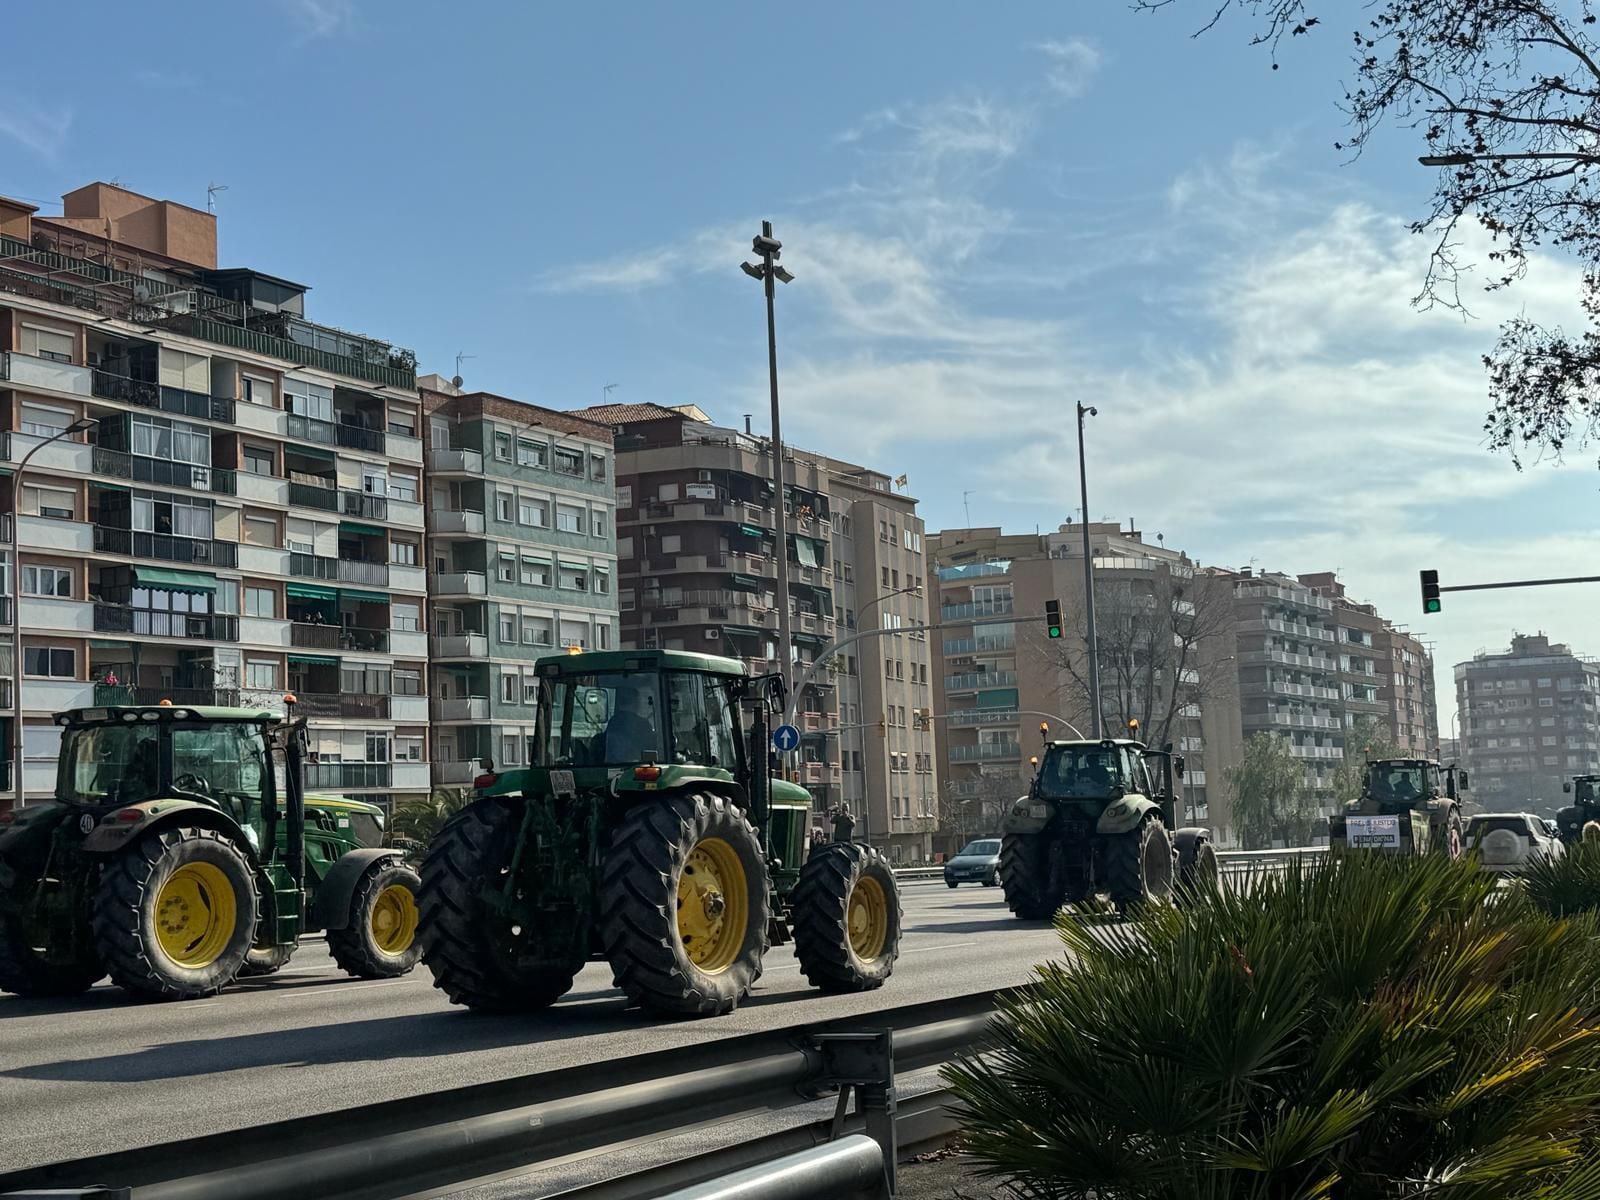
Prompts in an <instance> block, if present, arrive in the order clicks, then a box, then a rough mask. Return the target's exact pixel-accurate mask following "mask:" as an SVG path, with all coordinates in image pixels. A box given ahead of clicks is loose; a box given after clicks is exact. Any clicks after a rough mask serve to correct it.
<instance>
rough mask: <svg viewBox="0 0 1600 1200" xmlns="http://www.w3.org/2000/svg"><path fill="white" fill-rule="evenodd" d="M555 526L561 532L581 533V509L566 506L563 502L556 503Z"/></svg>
mask: <svg viewBox="0 0 1600 1200" xmlns="http://www.w3.org/2000/svg"><path fill="white" fill-rule="evenodd" d="M556 528H557V529H558V530H560V531H561V532H562V533H582V532H583V510H582V509H581V508H568V507H567V506H566V505H565V504H558V505H556Z"/></svg>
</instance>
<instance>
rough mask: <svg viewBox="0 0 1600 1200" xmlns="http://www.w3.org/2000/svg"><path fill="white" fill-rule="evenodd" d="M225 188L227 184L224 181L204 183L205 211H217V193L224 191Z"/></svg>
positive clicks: (226, 188)
mask: <svg viewBox="0 0 1600 1200" xmlns="http://www.w3.org/2000/svg"><path fill="white" fill-rule="evenodd" d="M227 190H228V185H227V184H225V183H208V184H206V211H207V212H208V213H215V212H216V211H217V193H218V192H225V191H227Z"/></svg>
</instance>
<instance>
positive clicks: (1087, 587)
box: [1078, 400, 1101, 738]
mask: <svg viewBox="0 0 1600 1200" xmlns="http://www.w3.org/2000/svg"><path fill="white" fill-rule="evenodd" d="M1099 415H1100V410H1099V409H1097V408H1093V407H1088V406H1086V405H1085V404H1084V403H1083V401H1081V400H1080V401H1078V492H1079V495H1080V497H1081V498H1082V500H1083V614H1084V624H1085V626H1086V629H1085V638H1086V640H1087V642H1088V644H1089V722H1090V723H1089V728H1090V729H1092V730H1093V731H1094V736H1095V737H1096V738H1099V737H1100V736H1101V722H1100V642H1099V639H1098V638H1097V637H1096V636H1095V631H1094V555H1093V554H1092V553H1090V550H1089V471H1088V467H1087V466H1086V465H1085V462H1084V454H1083V418H1084V417H1086V416H1089V417H1095V416H1099Z"/></svg>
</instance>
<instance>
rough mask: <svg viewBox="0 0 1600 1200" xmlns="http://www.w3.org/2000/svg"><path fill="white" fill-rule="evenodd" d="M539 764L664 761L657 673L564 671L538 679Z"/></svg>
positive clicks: (628, 763) (587, 765) (585, 764)
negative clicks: (573, 673) (540, 732)
mask: <svg viewBox="0 0 1600 1200" xmlns="http://www.w3.org/2000/svg"><path fill="white" fill-rule="evenodd" d="M540 685H541V692H542V695H541V697H540V709H541V711H540V716H539V720H540V724H541V726H542V727H543V732H542V734H541V736H540V738H539V746H540V750H541V755H540V757H541V763H540V765H541V766H547V767H606V766H615V767H626V766H631V765H634V764H637V763H641V762H645V761H647V760H648V761H650V762H662V761H664V759H665V752H664V747H663V737H662V734H663V732H664V730H663V724H664V723H663V721H662V719H661V677H660V676H659V675H657V674H655V673H653V672H638V671H635V672H627V673H623V672H613V673H601V674H594V675H562V676H557V677H554V678H545V679H543V680H541V681H540Z"/></svg>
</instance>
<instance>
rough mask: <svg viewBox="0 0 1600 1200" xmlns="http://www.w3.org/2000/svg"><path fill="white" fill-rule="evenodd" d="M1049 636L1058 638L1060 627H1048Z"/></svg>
mask: <svg viewBox="0 0 1600 1200" xmlns="http://www.w3.org/2000/svg"><path fill="white" fill-rule="evenodd" d="M1050 636H1051V637H1053V638H1058V637H1060V636H1061V626H1059V625H1052V626H1050Z"/></svg>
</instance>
